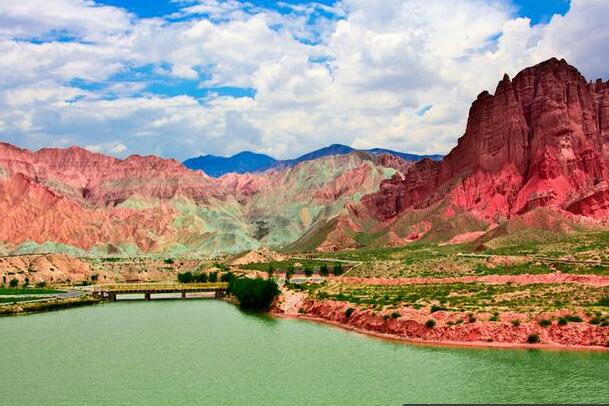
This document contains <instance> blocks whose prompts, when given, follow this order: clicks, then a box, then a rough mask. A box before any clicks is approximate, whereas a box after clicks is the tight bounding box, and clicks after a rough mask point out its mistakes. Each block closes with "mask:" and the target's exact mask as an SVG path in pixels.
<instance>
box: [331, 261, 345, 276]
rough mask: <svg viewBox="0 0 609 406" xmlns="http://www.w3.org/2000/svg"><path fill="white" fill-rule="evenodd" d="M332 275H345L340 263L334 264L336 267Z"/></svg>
mask: <svg viewBox="0 0 609 406" xmlns="http://www.w3.org/2000/svg"><path fill="white" fill-rule="evenodd" d="M332 273H333V274H334V276H338V275H342V274H343V266H342V265H341V263H340V262H337V263H335V264H334V266H333V267H332Z"/></svg>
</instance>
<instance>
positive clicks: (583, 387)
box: [0, 300, 609, 405]
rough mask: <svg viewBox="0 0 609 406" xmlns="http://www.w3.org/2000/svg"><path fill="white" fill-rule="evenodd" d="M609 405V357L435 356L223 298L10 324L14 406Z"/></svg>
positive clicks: (1, 366)
mask: <svg viewBox="0 0 609 406" xmlns="http://www.w3.org/2000/svg"><path fill="white" fill-rule="evenodd" d="M412 402H422V403H424V402H490V403H502V402H546V403H547V402H593V403H594V402H609V354H605V353H592V352H591V353H586V352H584V353H582V352H579V353H575V352H573V353H569V352H553V351H538V350H484V349H447V348H428V347H419V346H410V345H402V344H395V343H391V342H386V341H381V340H378V339H372V338H368V337H365V336H361V335H358V334H355V333H351V332H346V331H342V330H339V329H335V328H330V327H326V326H322V325H317V324H314V323H309V322H304V321H298V320H276V319H271V318H268V317H260V316H255V315H250V314H245V313H242V312H241V311H239V310H238V309H237V308H236V307H234V306H232V305H230V304H227V303H224V302H220V301H215V300H190V301H181V300H175V301H156V302H155V301H152V302H131V303H111V304H104V305H98V306H94V307H86V308H78V309H70V310H63V311H56V312H50V313H42V314H35V315H28V316H20V317H9V318H1V319H0V405H43V404H44V405H98V404H99V405H177V404H188V405H195V404H196V405H401V404H403V403H412Z"/></svg>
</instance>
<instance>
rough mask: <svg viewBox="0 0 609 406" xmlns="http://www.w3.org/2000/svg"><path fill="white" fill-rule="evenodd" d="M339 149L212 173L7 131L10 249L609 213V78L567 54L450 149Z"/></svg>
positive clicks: (380, 239) (3, 160)
mask: <svg viewBox="0 0 609 406" xmlns="http://www.w3.org/2000/svg"><path fill="white" fill-rule="evenodd" d="M329 148H330V151H337V150H338V151H339V152H334V153H333V152H330V153H326V152H327V151H324V150H320V151H322V152H319V151H316V153H315V154H317V155H315V154H314V155H312V156H311V155H309V156H308V157H307V156H305V157H307V158H303V157H301V158H298V159H300V161H299V162H293V161H287V162H288V163H284V164H281V165H276V166H275V165H273V166H271V167H270V168H266V169H265V170H263V169H247V168H246V169H247V171H248V172H249V171H251V170H253V171H255V172H253V173H242V174H240V173H228V174H225V175H223V176H220V177H218V178H216V177H211V176H210V175H211V174H206V173H204V172H202V171H199V170H192V169H189V168H187V167H186V166H184V165H182V164H181V163H179V162H177V161H175V160H167V159H162V158H159V157H155V156H146V157H142V156H137V155H135V156H130V157H128V158H126V159H123V160H119V159H116V158H112V157H109V156H105V155H102V154H97V153H93V152H89V151H87V150H84V149H82V148H78V147H71V148H67V149H55V148H47V149H42V150H39V151H36V152H32V151H29V150H25V149H20V148H17V147H15V146H12V145H9V144H0V212H1V213H3V215H2V216H0V253H5V254H8V253H25V252H69V253H75V254H79V255H109V254H110V255H138V254H143V253H162V254H163V255H181V254H189V255H207V254H219V253H230V252H240V251H245V250H249V249H254V248H257V247H259V246H261V245H264V246H269V247H274V248H283V249H286V250H296V251H307V250H324V251H328V250H339V249H347V248H358V247H364V246H395V245H404V244H409V243H411V242H414V241H419V240H423V241H433V242H444V243H465V242H470V243H472V244H478V245H487V246H492V245H493V244H494V243H495V242H496V241H500V240H501V239H505V238H512V239H522V240H523V241H524V240H530V239H535V238H546V237H547V236H548V235H549V234H548V233H561V234H565V233H575V232H579V231H582V230H588V229H591V228H593V229H598V228H604V229H606V228H608V227H609V222H608V220H609V82H605V81H602V80H597V81H595V82H588V81H587V80H586V79H585V78H584V77H583V76H582V75H581V74H580V73H579V72H578V70H577V69H576V68H575V67H573V66H571V65H569V64H568V63H567V62H566V61H564V60H558V59H556V58H552V59H550V60H547V61H544V62H542V63H540V64H538V65H535V66H533V67H530V68H527V69H524V70H523V71H521V72H520V73H518V74H517V75H516V76H515V77H514V78H513V80H512V79H510V78H509V77H508V76H507V75H505V76H504V78H503V79H502V80H501V81H500V82H499V84H498V86H497V88H496V89H495V91H494V93H493V94H491V93H489V92H488V91H484V92H482V93H480V94H479V95H478V97H477V98H476V100H475V101H474V102H473V104H472V105H471V108H470V111H469V117H468V121H467V127H466V130H465V133H464V135H463V136H462V137H461V138H459V141H458V143H457V145H456V146H455V147H454V148H453V150H452V151H451V152H450V153H449V154H448V155H447V156H445V157H444V158H443V159H442V160H434V159H429V158H425V159H420V160H419V159H418V158H417V159H415V160H410V159H403V158H402V157H400V156H397V154H395V153H385V151H367V152H364V151H350V150H348V148H349V147H346V149H345V148H343V146H331V147H329ZM340 151H345V152H344V153H340ZM247 155H248V154H246V156H245V158H243V157H242V158H239V159H238V161H240V162H245V161H248V159H249V158H248V157H247ZM246 158H247V159H246ZM271 159H272V158H271ZM252 161H257V159H253V160H252ZM267 162H270V161H269V160H267ZM227 167H228V166H227ZM248 168H251V167H248ZM242 170H243V171H244V172H245V171H246V170H245V169H242ZM230 171H231V172H232V171H236V170H235V169H234V167H232V168H231V170H230ZM215 174H216V175H217V174H219V172H216V173H215Z"/></svg>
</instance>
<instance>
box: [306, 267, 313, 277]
mask: <svg viewBox="0 0 609 406" xmlns="http://www.w3.org/2000/svg"><path fill="white" fill-rule="evenodd" d="M304 274H305V276H307V277H308V276H312V275H313V268H311V266H310V265H305V267H304Z"/></svg>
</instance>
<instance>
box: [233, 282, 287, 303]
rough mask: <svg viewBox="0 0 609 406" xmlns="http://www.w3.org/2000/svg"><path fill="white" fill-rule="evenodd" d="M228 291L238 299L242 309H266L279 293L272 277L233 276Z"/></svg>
mask: <svg viewBox="0 0 609 406" xmlns="http://www.w3.org/2000/svg"><path fill="white" fill-rule="evenodd" d="M228 291H229V292H230V293H231V294H232V295H234V296H235V297H236V298H237V299H238V300H239V307H241V308H242V309H245V310H254V311H266V310H268V309H269V308H270V307H271V304H272V303H273V300H274V299H275V297H276V296H277V295H278V294H279V287H278V286H277V283H275V281H274V280H273V279H262V278H256V279H251V278H233V279H232V280H231V281H230V282H229V285H228Z"/></svg>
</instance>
